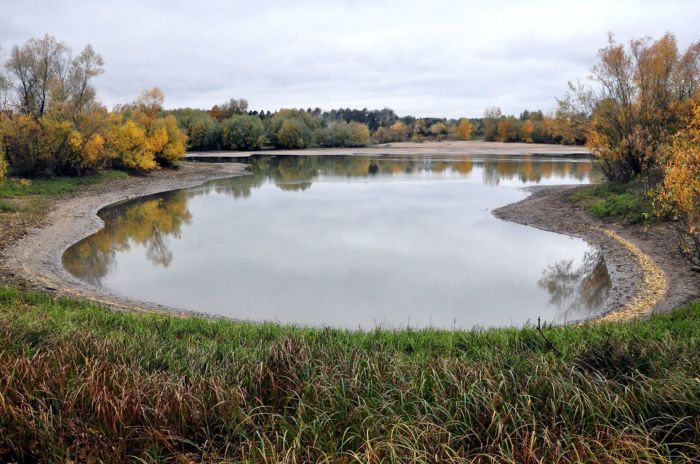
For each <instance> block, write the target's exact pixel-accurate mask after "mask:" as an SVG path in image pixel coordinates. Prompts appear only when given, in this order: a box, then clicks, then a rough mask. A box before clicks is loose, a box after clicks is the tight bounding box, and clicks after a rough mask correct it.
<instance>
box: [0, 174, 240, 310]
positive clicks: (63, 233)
mask: <svg viewBox="0 0 700 464" xmlns="http://www.w3.org/2000/svg"><path fill="white" fill-rule="evenodd" d="M240 175H245V165H243V164H239V163H222V164H211V163H207V164H203V163H202V164H193V163H181V164H180V166H179V169H177V170H171V171H167V170H163V171H159V172H156V173H154V174H151V175H147V176H141V177H138V176H130V177H128V178H125V179H119V180H115V181H108V182H106V183H104V184H99V185H96V186H94V187H89V188H87V189H85V190H84V191H81V192H80V193H78V194H76V195H74V196H71V197H69V198H68V199H67V200H65V201H61V200H59V201H57V202H56V204H55V205H54V208H53V210H52V211H51V212H50V213H49V214H48V215H47V216H46V217H44V218H43V219H42V221H41V223H40V224H39V225H38V226H36V227H32V228H30V229H29V230H28V231H27V233H26V234H25V235H24V237H22V238H21V239H20V240H18V241H17V242H16V243H13V244H11V245H10V246H8V247H7V248H6V249H4V250H3V252H2V255H1V257H2V268H3V269H2V270H3V272H5V273H7V274H9V275H11V276H12V277H14V278H15V279H19V280H20V281H21V282H23V283H26V284H27V285H28V286H29V287H31V288H36V289H41V290H48V291H50V292H53V293H55V294H57V295H60V296H70V297H76V298H81V299H85V300H89V301H92V302H95V303H99V304H101V305H105V306H108V307H109V308H111V309H116V310H129V311H157V312H167V313H169V314H182V315H184V314H196V315H201V316H208V317H211V316H210V315H208V314H205V313H200V312H196V311H187V310H183V309H180V308H173V307H169V306H165V305H159V304H156V303H151V302H146V301H139V300H136V299H131V298H128V297H125V296H123V295H119V294H116V293H114V292H112V291H110V290H108V289H105V288H102V287H98V286H96V285H92V284H90V283H88V282H85V281H83V280H80V279H78V278H76V277H74V276H73V275H71V274H70V273H69V272H68V271H67V270H66V269H65V268H64V267H63V259H62V258H63V253H64V252H65V251H66V249H68V247H70V246H71V245H73V244H74V243H77V242H78V241H80V240H82V239H83V238H85V237H87V236H89V235H91V234H93V233H95V232H97V231H99V230H100V229H102V228H103V227H104V222H103V221H102V219H101V218H100V217H99V216H98V214H97V213H98V212H99V211H100V210H101V209H102V208H104V207H105V206H108V205H111V204H113V203H116V202H119V201H125V200H130V199H134V198H137V197H142V196H146V195H153V194H156V193H162V192H166V191H169V190H178V189H183V188H189V187H196V186H199V185H202V184H204V183H206V182H208V181H211V180H217V179H223V178H228V177H235V176H240Z"/></svg>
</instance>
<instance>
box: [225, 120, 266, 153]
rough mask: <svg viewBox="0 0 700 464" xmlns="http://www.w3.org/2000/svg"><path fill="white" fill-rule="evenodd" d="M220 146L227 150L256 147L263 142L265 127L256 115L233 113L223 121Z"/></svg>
mask: <svg viewBox="0 0 700 464" xmlns="http://www.w3.org/2000/svg"><path fill="white" fill-rule="evenodd" d="M222 125H223V141H222V147H223V148H224V149H228V150H252V149H258V148H260V147H261V146H262V145H263V144H264V143H265V127H264V126H263V123H262V121H261V120H260V118H258V117H257V116H248V115H244V114H239V115H234V116H232V117H230V118H229V119H226V120H225V121H224V122H223V123H222Z"/></svg>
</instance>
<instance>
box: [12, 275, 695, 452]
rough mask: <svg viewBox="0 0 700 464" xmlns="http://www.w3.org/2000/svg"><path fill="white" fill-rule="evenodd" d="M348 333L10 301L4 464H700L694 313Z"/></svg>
mask: <svg viewBox="0 0 700 464" xmlns="http://www.w3.org/2000/svg"><path fill="white" fill-rule="evenodd" d="M543 332H544V333H545V334H546V338H547V340H548V341H549V342H551V344H553V345H554V346H556V348H557V349H556V350H552V349H551V346H550V345H549V342H546V341H545V340H543V337H542V336H541V335H540V334H539V333H538V331H537V329H536V328H535V327H525V328H522V329H514V328H506V329H490V330H473V331H442V330H435V329H425V330H396V331H392V330H374V331H367V332H353V331H346V330H335V329H311V328H302V327H292V326H282V325H275V324H253V323H236V322H231V321H225V320H209V319H204V318H194V317H192V318H179V317H168V316H163V315H155V314H129V313H120V312H114V311H109V310H106V309H102V308H99V307H96V306H94V305H92V304H89V303H86V302H81V301H76V300H71V299H63V298H60V299H54V298H52V297H51V296H49V295H46V294H43V293H33V292H23V291H19V290H17V289H14V288H7V287H0V372H1V373H2V374H0V461H10V462H12V461H17V462H66V461H68V460H72V461H75V462H90V461H103V462H123V461H136V462H163V461H165V462H190V461H196V462H290V463H292V462H426V463H428V462H465V461H466V462H513V463H538V462H610V463H617V462H684V461H693V460H698V459H700V445H698V443H700V303H698V302H696V303H691V304H688V305H686V306H684V307H682V308H679V309H677V310H676V311H674V312H672V313H668V314H663V315H657V316H653V317H652V318H651V319H649V320H645V321H636V322H629V323H619V322H618V323H613V322H611V323H598V324H591V325H584V326H578V327H545V328H544V329H543Z"/></svg>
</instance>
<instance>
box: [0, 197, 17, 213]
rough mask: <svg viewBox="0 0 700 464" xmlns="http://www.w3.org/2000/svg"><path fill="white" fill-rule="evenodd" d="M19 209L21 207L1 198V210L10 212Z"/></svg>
mask: <svg viewBox="0 0 700 464" xmlns="http://www.w3.org/2000/svg"><path fill="white" fill-rule="evenodd" d="M18 210H19V208H18V207H17V206H15V205H13V204H11V203H8V202H6V201H4V200H0V211H2V212H6V213H8V212H14V211H18Z"/></svg>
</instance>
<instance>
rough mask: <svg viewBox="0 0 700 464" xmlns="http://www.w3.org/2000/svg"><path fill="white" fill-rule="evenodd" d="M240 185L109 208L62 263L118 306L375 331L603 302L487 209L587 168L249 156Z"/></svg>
mask: <svg viewBox="0 0 700 464" xmlns="http://www.w3.org/2000/svg"><path fill="white" fill-rule="evenodd" d="M238 161H240V162H245V163H247V164H248V165H249V166H248V171H249V173H250V175H246V176H241V177H235V178H231V179H225V180H218V181H214V182H210V183H207V184H205V185H202V186H200V187H196V188H190V189H183V190H177V191H172V192H167V193H163V194H158V195H152V196H148V197H142V198H138V199H135V200H131V201H127V202H122V203H119V204H116V205H111V206H109V207H106V208H104V209H103V210H101V211H100V213H99V214H100V216H101V217H102V218H103V219H104V221H105V228H104V229H102V230H101V231H99V232H97V233H95V234H94V235H91V236H89V237H87V238H85V239H84V240H82V241H80V242H78V243H76V244H75V245H73V246H72V247H70V248H69V249H68V250H67V251H66V253H65V254H64V257H63V263H64V266H65V267H66V269H67V270H68V271H69V272H71V273H72V274H73V275H75V276H76V277H78V278H80V279H83V280H85V281H88V282H90V283H92V284H95V285H99V286H102V287H105V288H107V289H109V290H111V291H113V292H114V293H116V294H119V295H123V296H126V297H129V298H133V299H137V300H142V301H148V302H153V303H158V304H162V305H167V306H171V307H175V308H180V309H186V310H194V311H200V312H205V313H209V314H213V315H222V316H226V317H231V318H236V319H245V320H253V321H278V322H281V323H293V324H299V325H311V326H333V327H345V328H362V329H371V328H374V327H377V326H381V327H388V328H401V327H416V328H419V327H440V328H453V327H454V328H470V327H475V326H483V327H489V326H506V325H516V326H519V325H523V324H525V323H527V322H528V321H530V322H534V321H536V320H537V318H538V317H542V319H543V320H545V321H549V322H555V323H565V322H570V321H572V320H578V319H581V318H585V317H588V316H590V315H592V314H596V313H597V312H598V311H600V310H601V309H602V306H603V304H604V302H605V298H606V296H607V293H608V291H609V289H610V285H611V282H610V277H609V275H608V272H607V269H606V267H605V263H604V262H603V261H602V259H601V258H600V256H599V255H598V254H596V253H595V251H594V250H593V249H592V248H591V247H590V246H589V245H588V244H586V242H584V241H583V240H580V239H577V238H571V237H568V236H565V235H560V234H555V233H551V232H545V231H542V230H539V229H535V228H533V227H528V226H523V225H519V224H514V223H510V222H507V221H503V220H500V219H497V218H496V217H494V216H493V215H492V213H491V211H492V210H493V209H495V208H498V207H500V206H503V205H506V204H508V203H512V202H515V201H518V200H521V199H523V198H525V197H526V195H527V194H526V193H525V192H524V191H523V190H521V188H522V187H527V186H533V185H556V184H582V183H588V182H590V181H591V179H592V178H593V177H594V176H595V175H596V174H595V170H594V165H593V162H592V161H591V160H590V159H589V158H586V157H544V156H494V155H487V156H470V157H450V158H444V157H439V156H425V157H422V156H406V157H399V156H393V157H392V156H379V157H375V156H371V157H369V156H259V157H252V158H247V159H240V160H238Z"/></svg>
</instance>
